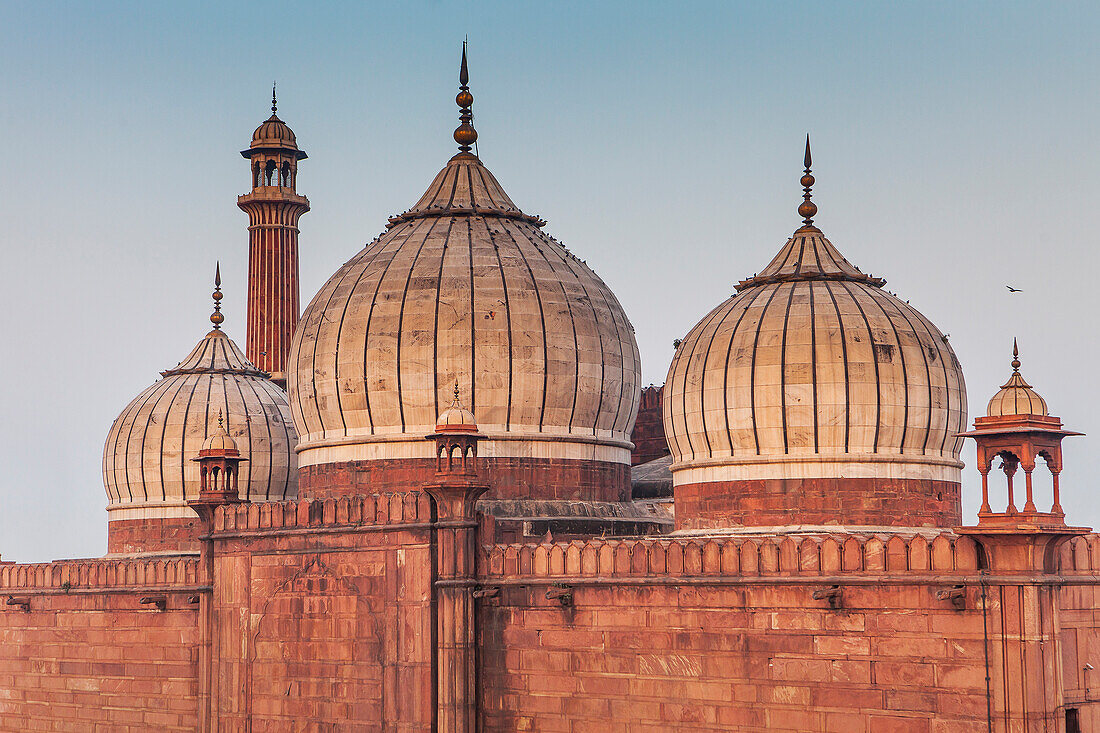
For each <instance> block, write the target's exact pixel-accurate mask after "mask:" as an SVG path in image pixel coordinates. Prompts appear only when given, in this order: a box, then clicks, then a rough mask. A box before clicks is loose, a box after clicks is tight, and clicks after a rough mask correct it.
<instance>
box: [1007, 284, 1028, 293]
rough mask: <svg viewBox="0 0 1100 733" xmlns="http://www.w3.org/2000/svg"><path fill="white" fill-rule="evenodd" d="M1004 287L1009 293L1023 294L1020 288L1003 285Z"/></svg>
mask: <svg viewBox="0 0 1100 733" xmlns="http://www.w3.org/2000/svg"><path fill="white" fill-rule="evenodd" d="M1005 287H1006V288H1008V292H1010V293H1022V292H1024V291H1023V290H1021V289H1020V288H1014V287H1012V286H1011V285H1005Z"/></svg>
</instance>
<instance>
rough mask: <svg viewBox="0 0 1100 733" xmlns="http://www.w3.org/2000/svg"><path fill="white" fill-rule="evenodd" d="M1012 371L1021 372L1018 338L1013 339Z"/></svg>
mask: <svg viewBox="0 0 1100 733" xmlns="http://www.w3.org/2000/svg"><path fill="white" fill-rule="evenodd" d="M1012 371H1014V372H1017V373H1019V371H1020V347H1018V346H1017V345H1016V337H1015V336H1013V337H1012Z"/></svg>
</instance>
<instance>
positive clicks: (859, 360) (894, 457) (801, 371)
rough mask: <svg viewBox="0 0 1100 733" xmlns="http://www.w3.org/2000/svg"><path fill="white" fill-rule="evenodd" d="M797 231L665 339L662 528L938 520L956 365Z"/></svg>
mask: <svg viewBox="0 0 1100 733" xmlns="http://www.w3.org/2000/svg"><path fill="white" fill-rule="evenodd" d="M811 164H812V158H811V155H810V142H809V138H808V137H807V139H806V151H805V156H804V165H805V172H804V173H803V175H802V178H801V181H800V183H801V185H802V188H803V201H802V203H801V204H800V205H799V207H798V213H799V215H800V216H801V217H802V219H803V223H802V226H801V227H800V228H799V229H798V230H797V231H795V233H794V235H793V236H792V237H791V238H790V239H788V240H787V243H786V244H785V245H784V246H783V247H782V248H781V249H780V251H779V253H778V254H777V255H776V256H775V257H774V258H773V259H772V261H771V263H769V264H768V266H767V267H765V268H764V270H762V271H761V272H760V273H758V274H757V275H755V276H753V277H751V278H748V279H745V280H742V281H741V282H739V283H738V284H737V288H736V290H737V292H736V294H735V295H734V296H733V297H731V298H729V299H728V300H727V301H726V302H724V303H722V304H721V305H719V306H718V307H717V308H715V309H714V310H713V311H711V313H710V314H709V315H707V316H706V317H705V318H703V320H702V321H700V322H699V323H698V324H697V325H696V326H695V327H694V328H693V329H692V330H691V331H690V332H689V333H688V335H687V336H686V337H685V338H684V339H683V341H682V342H681V343H680V344H679V346H678V348H677V350H676V354H675V356H674V358H673V361H672V365H671V367H670V369H669V373H668V379H667V382H666V384H665V391H664V396H663V412H664V425H665V434H666V435H667V437H668V441H669V447H670V449H671V451H672V457H673V465H672V473H673V485H674V492H675V497H676V522H677V526H678V527H680V528H683V529H705V528H712V527H727V526H732V525H771V526H775V525H824V524H834V525H835V524H845V525H860V526H883V525H906V526H929V525H930V526H939V527H951V526H954V525H956V524H958V522H959V519H960V516H961V504H960V498H959V490H960V481H961V474H960V469H961V467H962V462H961V461H960V460H959V453H960V449H961V440H960V439H959V438H958V437H957V434H958V433H959V432H961V431H962V430H963V429H964V423H965V420H966V391H965V386H964V383H963V375H962V369H961V368H960V366H959V363H958V360H957V359H956V358H955V354H954V352H953V351H952V350H951V346H950V345H949V344H948V342H947V337H946V336H944V335H943V334H942V333H941V332H940V331H939V330H938V329H937V328H936V327H935V326H934V325H933V324H932V323H931V322H930V321H929V320H928V319H927V318H925V317H924V316H923V315H921V314H920V313H919V312H918V311H917V310H916V309H914V308H912V307H911V306H910V305H909V304H908V303H906V302H903V301H901V300H899V299H898V298H896V297H894V296H893V295H891V294H890V293H888V292H886V291H885V290H884V289H883V285H884V284H885V280H883V279H882V278H879V277H874V276H872V275H868V274H865V273H863V272H862V271H860V270H859V268H857V267H855V266H854V265H852V264H851V263H850V262H848V260H846V259H845V258H844V256H843V255H841V254H840V252H839V251H838V250H837V249H836V247H834V246H833V244H832V243H831V242H830V241H829V240H828V239H826V238H825V236H824V235H823V234H822V232H821V230H820V229H819V228H818V227H817V226H815V225H814V216H815V215H816V214H817V205H816V204H814V202H813V201H812V200H811V195H812V187H813V185H814V177H813V174H812V173H811Z"/></svg>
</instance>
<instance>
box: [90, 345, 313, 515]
mask: <svg viewBox="0 0 1100 733" xmlns="http://www.w3.org/2000/svg"><path fill="white" fill-rule="evenodd" d="M162 376H163V378H162V379H160V380H159V381H157V382H155V383H154V384H153V385H152V386H150V387H149V388H148V389H146V390H145V391H143V392H142V393H141V394H139V395H138V396H137V397H136V398H134V400H133V401H132V402H131V403H130V404H129V405H127V407H126V409H125V410H123V411H122V414H121V415H119V416H118V418H117V419H116V420H115V421H114V424H113V425H111V430H110V432H109V433H108V434H107V442H106V445H105V446H104V449H103V483H104V486H105V487H106V489H107V514H108V519H110V520H130V519H170V518H194V516H195V514H194V512H193V511H192V510H191V508H190V507H188V506H187V501H188V500H190V499H196V498H198V493H199V467H198V464H196V463H195V462H194V461H193V460H192V459H194V458H195V457H197V456H198V454H199V451H200V450H201V449H202V447H203V445H204V441H206V439H207V438H208V437H210V436H211V435H213V434H214V433H215V431H216V430H217V426H218V416H219V414H221V415H222V416H223V419H224V422H225V430H226V432H227V433H228V434H229V435H230V436H231V440H232V442H233V443H235V444H236V446H237V448H238V449H239V450H240V454H241V457H242V458H245V459H246V460H245V461H243V462H242V463H241V464H240V469H239V484H238V486H239V491H240V494H241V497H242V498H247V499H248V500H250V501H277V500H283V499H293V498H295V497H296V496H297V493H298V483H297V471H296V457H295V453H294V446H295V444H296V443H297V436H296V433H295V432H294V425H293V423H292V421H291V419H290V408H289V406H288V405H287V401H286V394H285V393H284V392H283V391H282V390H281V389H279V387H278V386H276V385H275V384H274V383H273V382H272V381H271V380H270V379H268V377H267V375H266V374H265V373H263V372H261V371H260V370H259V369H257V368H256V367H255V366H253V365H252V363H251V362H249V361H248V359H247V358H245V355H244V354H243V353H241V350H240V349H239V348H237V345H236V344H235V343H233V341H232V340H231V339H230V338H229V337H228V336H226V335H225V333H224V332H222V331H220V330H218V329H215V330H212V331H211V332H210V333H208V334H207V335H206V336H205V337H204V338H203V339H202V340H201V341H199V343H198V345H196V346H195V348H194V349H193V350H192V351H191V353H190V354H188V356H187V357H186V358H185V359H184V360H183V361H181V362H180V363H179V365H177V366H176V367H174V368H172V369H169V370H167V371H165V372H162Z"/></svg>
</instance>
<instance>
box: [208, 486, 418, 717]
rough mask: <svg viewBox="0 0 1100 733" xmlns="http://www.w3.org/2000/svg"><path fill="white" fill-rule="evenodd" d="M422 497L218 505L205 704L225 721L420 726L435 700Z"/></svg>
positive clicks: (413, 495) (415, 495) (356, 498)
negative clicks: (210, 679) (211, 691)
mask: <svg viewBox="0 0 1100 733" xmlns="http://www.w3.org/2000/svg"><path fill="white" fill-rule="evenodd" d="M430 518H431V509H430V505H429V502H428V499H427V497H426V496H425V495H423V494H413V493H408V494H394V495H382V496H368V497H351V498H346V497H345V498H340V499H327V500H324V501H306V500H303V501H300V502H290V503H286V504H263V505H255V504H253V505H242V506H237V507H227V508H222V509H219V510H218V512H217V514H216V515H215V525H214V537H215V540H214V542H215V567H214V573H215V583H214V587H215V593H214V600H213V605H212V609H213V616H214V626H215V630H216V631H215V634H216V637H215V656H216V659H215V662H214V667H215V679H217V681H218V687H217V689H216V691H215V700H214V708H215V710H216V714H217V717H218V719H219V722H220V724H221V726H222V727H223V729H225V730H243V729H244V726H245V724H246V721H247V720H249V719H251V721H252V728H251V730H252V731H254V733H260V732H261V731H288V730H306V729H307V728H303V727H300V726H303V725H305V723H306V722H307V721H308V722H309V724H310V726H315V727H309V728H308V729H309V730H363V731H381V730H386V731H422V730H425V729H427V728H428V727H429V726H430V721H431V716H432V710H433V706H434V703H433V699H434V698H433V688H432V674H431V660H432V639H433V635H432V630H433V628H434V625H433V619H432V615H431V609H432V607H431V579H430V571H431V564H430V562H429V560H430V552H429V550H430V545H429V542H428V540H429V535H428V530H427V527H426V522H428V521H429V520H430Z"/></svg>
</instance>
